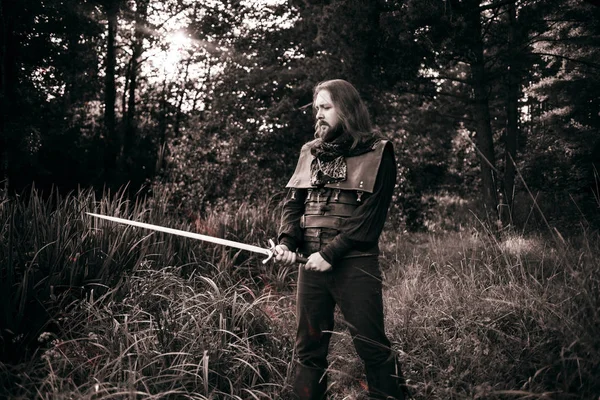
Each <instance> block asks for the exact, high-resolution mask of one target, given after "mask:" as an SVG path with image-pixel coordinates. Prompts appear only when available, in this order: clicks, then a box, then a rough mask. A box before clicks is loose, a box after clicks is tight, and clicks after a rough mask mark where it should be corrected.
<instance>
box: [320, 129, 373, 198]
mask: <svg viewBox="0 0 600 400" xmlns="http://www.w3.org/2000/svg"><path fill="white" fill-rule="evenodd" d="M352 141H353V139H352V138H351V137H350V136H348V135H342V136H340V137H338V138H336V139H335V140H333V141H331V142H325V141H323V140H320V139H318V140H317V141H316V143H315V144H314V145H313V147H312V148H311V149H310V152H311V154H312V155H313V156H314V157H315V158H314V160H313V161H312V164H311V165H310V172H311V178H310V183H311V184H312V185H314V186H323V185H326V184H328V183H335V182H341V181H344V180H346V175H347V173H348V167H347V165H346V157H353V156H358V155H361V154H364V153H367V152H369V151H371V150H373V145H374V144H375V143H376V142H377V141H379V139H378V138H371V139H369V140H366V141H363V142H359V143H358V144H357V145H356V147H354V148H353V149H352V148H351V147H352Z"/></svg>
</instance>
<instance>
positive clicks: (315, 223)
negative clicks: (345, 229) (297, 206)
mask: <svg viewBox="0 0 600 400" xmlns="http://www.w3.org/2000/svg"><path fill="white" fill-rule="evenodd" d="M343 220H344V218H342V217H334V216H328V215H303V216H302V217H300V227H301V228H329V229H337V230H339V229H340V226H342V221H343Z"/></svg>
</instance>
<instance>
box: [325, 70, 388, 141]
mask: <svg viewBox="0 0 600 400" xmlns="http://www.w3.org/2000/svg"><path fill="white" fill-rule="evenodd" d="M321 90H327V91H329V93H330V94H331V101H333V103H334V105H335V108H336V110H337V114H338V117H339V118H340V121H341V124H342V128H343V132H344V133H345V134H348V135H350V136H351V137H352V139H353V143H352V148H354V147H356V145H357V144H358V143H359V142H361V141H363V140H366V139H369V138H371V137H373V136H379V135H378V133H377V132H375V131H374V130H373V126H372V125H371V117H370V115H369V111H368V110H367V106H366V105H365V103H364V102H363V100H362V99H361V97H360V94H359V93H358V91H357V90H356V88H355V87H354V86H353V85H352V84H351V83H349V82H347V81H345V80H343V79H332V80H329V81H323V82H320V83H318V84H317V85H316V86H315V89H314V91H313V104H315V101H316V98H317V95H318V94H319V92H320V91H321ZM313 113H316V109H315V108H314V107H313ZM316 128H317V126H316V125H315V129H316Z"/></svg>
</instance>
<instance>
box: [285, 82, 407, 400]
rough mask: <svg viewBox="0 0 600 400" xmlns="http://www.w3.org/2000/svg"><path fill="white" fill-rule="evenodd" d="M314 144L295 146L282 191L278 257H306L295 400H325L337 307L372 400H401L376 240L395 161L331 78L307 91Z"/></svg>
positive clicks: (346, 88) (345, 86)
mask: <svg viewBox="0 0 600 400" xmlns="http://www.w3.org/2000/svg"><path fill="white" fill-rule="evenodd" d="M313 108H314V112H315V118H316V124H315V140H313V141H312V142H309V143H307V144H305V145H304V146H303V147H302V151H301V153H300V158H299V160H298V165H297V167H296V171H295V172H294V174H293V176H292V178H291V179H290V181H289V183H288V184H287V187H288V188H289V192H288V195H287V197H286V199H285V201H284V206H283V213H282V217H281V226H280V230H279V235H278V241H279V244H278V245H277V246H276V247H275V259H276V260H277V261H278V262H282V263H288V264H291V263H294V262H295V261H296V251H298V252H299V253H302V254H304V255H307V256H308V261H307V262H306V264H305V265H304V267H301V268H300V269H299V274H298V284H297V287H298V288H297V336H296V351H297V354H298V358H299V365H298V369H297V373H296V379H295V382H294V393H295V395H296V396H297V398H298V399H323V398H325V392H326V389H327V375H326V370H327V366H328V364H327V353H328V347H329V341H330V338H331V332H332V331H333V324H334V308H335V305H336V304H337V305H338V306H339V308H340V310H341V312H342V314H343V316H344V320H345V322H346V323H347V325H348V328H349V330H350V333H351V335H352V339H353V343H354V346H355V348H356V350H357V353H358V355H359V356H360V357H361V359H362V360H363V362H364V364H365V370H366V374H367V383H368V385H369V395H370V397H371V398H372V399H405V398H406V397H407V395H406V393H407V392H406V386H405V384H404V379H403V377H402V373H401V371H400V367H399V364H398V362H397V360H396V357H395V354H394V352H393V351H392V350H391V349H390V341H389V340H388V338H387V336H386V334H385V329H384V315H383V300H382V284H381V272H380V269H379V263H378V255H379V247H378V241H379V236H380V234H381V231H382V229H383V226H384V223H385V219H386V217H387V211H388V207H389V205H390V202H391V199H392V194H393V191H394V186H395V183H396V163H395V159H394V152H393V148H392V145H391V143H390V142H388V141H386V140H384V139H383V138H382V137H381V136H380V135H379V134H377V133H376V132H375V131H374V130H373V128H372V126H371V121H370V117H369V113H368V111H367V108H366V106H365V104H364V103H363V101H362V99H361V98H360V95H359V94H358V92H357V91H356V89H355V88H354V86H352V85H351V84H350V83H348V82H346V81H344V80H340V79H336V80H331V81H325V82H322V83H320V84H318V85H317V86H316V87H315V89H314V93H313Z"/></svg>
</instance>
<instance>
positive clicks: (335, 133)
mask: <svg viewBox="0 0 600 400" xmlns="http://www.w3.org/2000/svg"><path fill="white" fill-rule="evenodd" d="M343 132H344V128H343V127H342V124H336V125H335V126H333V127H332V126H330V125H329V124H328V123H327V122H324V121H319V122H317V124H316V125H315V138H317V139H321V140H323V141H324V142H332V141H333V140H335V139H337V138H338V137H339V136H340V135H341V134H342V133H343Z"/></svg>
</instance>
